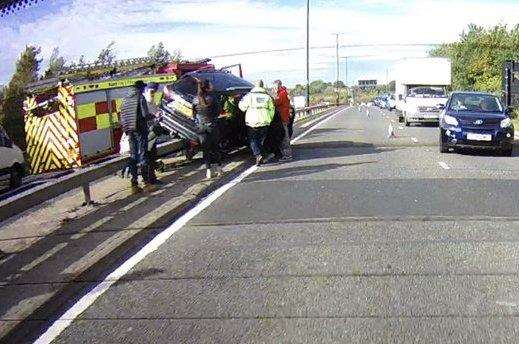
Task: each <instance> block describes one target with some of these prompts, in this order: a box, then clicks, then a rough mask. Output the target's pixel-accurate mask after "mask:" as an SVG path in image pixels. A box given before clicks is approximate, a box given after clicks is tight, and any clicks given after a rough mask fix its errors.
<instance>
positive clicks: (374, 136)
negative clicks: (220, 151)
mask: <svg viewBox="0 0 519 344" xmlns="http://www.w3.org/2000/svg"><path fill="white" fill-rule="evenodd" d="M396 119H397V117H396V115H395V114H394V113H393V114H389V113H388V112H381V111H380V110H376V109H374V108H371V110H370V113H369V115H368V114H367V112H366V109H365V108H363V109H360V110H359V108H352V109H346V110H344V111H343V112H341V113H340V114H338V115H337V116H335V117H333V118H332V119H331V120H329V121H327V122H326V123H324V124H323V125H322V126H320V127H318V128H317V129H315V130H314V131H312V132H310V133H309V134H308V135H306V136H305V137H303V138H302V139H300V140H299V141H298V142H297V143H296V144H295V145H294V157H295V159H294V161H292V162H289V163H283V164H272V165H267V166H262V167H260V168H259V169H258V170H257V171H256V172H254V173H252V174H251V175H249V176H248V177H247V178H245V179H244V180H243V181H241V182H240V183H238V184H237V185H236V186H234V187H233V188H231V189H230V190H229V191H227V192H226V193H225V194H223V195H222V196H221V197H220V198H218V199H217V200H216V201H215V202H214V203H213V204H211V205H210V206H209V207H207V208H206V209H205V210H204V211H202V212H201V213H200V214H199V215H197V216H196V217H194V218H193V219H192V220H191V221H190V222H189V223H187V225H186V226H184V227H183V228H181V229H180V230H179V231H178V232H177V233H176V234H174V235H173V236H172V237H171V238H170V239H168V240H167V241H166V242H165V243H164V244H163V245H162V246H160V247H159V248H158V249H157V250H156V251H155V252H153V253H151V254H150V255H148V256H147V257H146V258H145V259H143V260H142V261H141V262H140V263H139V264H137V266H136V267H135V268H133V269H132V270H131V271H130V273H129V274H127V275H126V276H125V277H124V278H123V279H122V280H120V281H119V282H117V283H116V284H114V285H113V286H111V287H110V288H109V289H108V291H107V292H106V293H104V294H103V295H101V296H100V297H99V298H98V299H97V300H96V301H95V302H94V303H93V305H91V306H90V307H89V308H88V309H86V311H85V312H83V313H82V314H81V315H80V316H79V317H78V318H76V319H74V321H73V322H72V324H71V325H70V326H69V327H67V328H66V329H65V330H64V331H63V332H62V333H61V334H60V335H59V336H58V337H57V338H56V340H55V341H56V342H59V343H105V342H110V343H114V342H124V343H144V342H149V343H517V340H518V339H517V338H519V333H518V332H519V318H518V316H519V250H518V249H519V195H518V191H517V190H519V180H518V177H519V158H518V157H512V158H510V157H508V158H507V157H497V156H492V155H490V154H481V153H476V152H464V153H462V154H440V153H439V152H438V147H437V143H438V128H437V127H433V126H427V127H422V126H416V127H415V126H413V127H410V128H406V127H401V126H400V125H399V124H398V123H397V122H398V121H395V122H394V123H393V122H391V120H396ZM390 123H392V125H393V127H394V131H395V135H396V137H394V138H388V126H389V124H390Z"/></svg>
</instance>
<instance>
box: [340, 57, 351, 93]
mask: <svg viewBox="0 0 519 344" xmlns="http://www.w3.org/2000/svg"><path fill="white" fill-rule="evenodd" d="M341 58H342V59H344V82H345V86H346V97H348V95H349V89H348V56H343V57H341Z"/></svg>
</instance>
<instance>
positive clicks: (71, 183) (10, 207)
mask: <svg viewBox="0 0 519 344" xmlns="http://www.w3.org/2000/svg"><path fill="white" fill-rule="evenodd" d="M334 106H336V105H316V106H310V107H308V108H301V109H298V110H296V111H295V120H294V121H295V122H298V121H301V120H304V119H306V118H309V117H312V116H316V115H318V114H319V113H321V112H323V111H325V110H327V109H329V108H331V107H334ZM182 149H184V142H183V141H181V140H174V141H170V142H166V143H163V144H161V145H159V146H158V152H157V153H158V155H159V156H160V155H166V154H170V153H174V152H179V151H181V150H182ZM127 164H128V157H127V156H120V157H115V158H113V159H111V160H108V161H105V162H102V163H99V164H96V165H93V166H88V167H85V168H82V169H80V170H78V171H76V172H74V173H71V174H67V175H65V176H63V177H60V178H58V179H57V180H54V181H53V182H49V183H45V184H42V185H38V186H36V187H34V188H32V189H30V190H27V191H24V192H22V193H20V194H17V195H15V196H13V197H10V198H7V199H5V200H3V201H0V222H1V221H4V220H6V219H8V218H10V217H12V216H15V215H17V214H20V213H22V212H24V211H26V210H28V209H30V208H32V207H34V206H37V205H40V204H43V203H44V202H47V201H49V200H51V199H53V198H55V197H58V196H60V195H62V194H64V193H66V192H69V191H71V190H74V189H78V188H82V190H83V194H84V200H85V201H84V204H91V203H92V202H93V201H92V196H91V192H90V183H92V182H95V181H96V180H99V179H102V178H105V177H107V176H110V175H113V174H114V173H116V172H117V171H120V170H121V169H123V168H124V167H125V166H126V165H127Z"/></svg>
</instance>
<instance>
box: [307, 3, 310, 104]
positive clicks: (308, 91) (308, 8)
mask: <svg viewBox="0 0 519 344" xmlns="http://www.w3.org/2000/svg"><path fill="white" fill-rule="evenodd" d="M309 106H310V0H306V107H309Z"/></svg>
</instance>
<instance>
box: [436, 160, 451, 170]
mask: <svg viewBox="0 0 519 344" xmlns="http://www.w3.org/2000/svg"><path fill="white" fill-rule="evenodd" d="M438 165H440V167H441V168H443V169H444V170H450V169H451V168H450V166H449V165H447V163H446V162H443V161H439V162H438Z"/></svg>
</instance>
